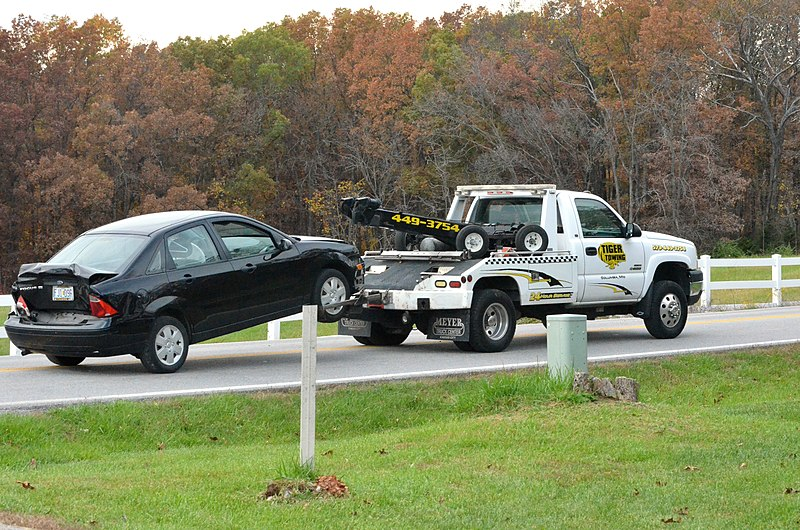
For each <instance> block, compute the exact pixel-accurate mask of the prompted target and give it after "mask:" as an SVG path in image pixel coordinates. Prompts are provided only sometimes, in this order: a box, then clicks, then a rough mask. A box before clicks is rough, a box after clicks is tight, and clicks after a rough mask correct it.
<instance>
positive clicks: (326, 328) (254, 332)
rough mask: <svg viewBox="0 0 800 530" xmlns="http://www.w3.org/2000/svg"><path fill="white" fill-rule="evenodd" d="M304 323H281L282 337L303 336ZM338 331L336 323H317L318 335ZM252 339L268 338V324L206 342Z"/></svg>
mask: <svg viewBox="0 0 800 530" xmlns="http://www.w3.org/2000/svg"><path fill="white" fill-rule="evenodd" d="M302 328H303V323H302V322H301V321H299V320H294V321H290V322H282V323H281V337H280V338H282V339H299V338H300V337H301V336H302V333H301V332H302ZM337 333H338V326H337V324H336V323H331V324H324V323H319V324H318V325H317V336H319V337H327V336H328V335H336V334H337ZM250 340H267V325H266V324H260V325H258V326H253V327H252V328H247V329H243V330H242V331H237V332H236V333H231V334H229V335H223V336H222V337H217V338H216V339H210V340H207V341H206V343H209V344H210V343H215V342H245V341H250Z"/></svg>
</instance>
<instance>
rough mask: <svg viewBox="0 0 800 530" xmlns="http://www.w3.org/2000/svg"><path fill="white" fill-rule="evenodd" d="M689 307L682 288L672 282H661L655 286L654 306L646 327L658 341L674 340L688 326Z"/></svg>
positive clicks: (646, 319) (645, 321)
mask: <svg viewBox="0 0 800 530" xmlns="http://www.w3.org/2000/svg"><path fill="white" fill-rule="evenodd" d="M688 312H689V306H688V304H687V303H686V293H684V292H683V289H681V286H680V285H678V284H677V283H675V282H671V281H666V280H663V281H660V282H658V283H656V284H655V285H654V286H653V305H652V306H651V307H650V316H648V317H647V318H645V319H644V325H645V327H646V328H647V331H649V332H650V335H652V336H653V337H655V338H657V339H674V338H675V337H677V336H678V335H680V334H681V331H683V328H684V326H686V317H687V314H688Z"/></svg>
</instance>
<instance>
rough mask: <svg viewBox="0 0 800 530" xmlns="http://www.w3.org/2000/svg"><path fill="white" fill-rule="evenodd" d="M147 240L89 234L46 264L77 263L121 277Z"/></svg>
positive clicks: (75, 241)
mask: <svg viewBox="0 0 800 530" xmlns="http://www.w3.org/2000/svg"><path fill="white" fill-rule="evenodd" d="M148 239H149V238H148V237H147V236H136V235H121V234H86V235H82V236H80V237H79V238H78V239H76V240H74V241H73V242H72V243H70V244H69V245H67V246H66V247H64V248H62V249H61V250H60V251H59V252H58V253H57V254H56V255H55V256H53V257H52V258H50V259H49V260H48V261H47V263H53V264H56V265H72V264H73V263H74V264H76V265H80V266H81V267H85V268H87V269H94V270H98V271H103V272H117V273H119V272H122V268H123V267H124V266H125V264H126V263H128V260H130V258H131V257H132V256H133V255H134V254H136V253H137V252H138V251H139V249H141V248H142V247H143V246H144V244H145V243H146V242H147V240H148Z"/></svg>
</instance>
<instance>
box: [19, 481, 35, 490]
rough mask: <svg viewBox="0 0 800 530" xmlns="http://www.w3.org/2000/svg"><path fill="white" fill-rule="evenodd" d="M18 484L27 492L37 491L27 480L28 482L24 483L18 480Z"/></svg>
mask: <svg viewBox="0 0 800 530" xmlns="http://www.w3.org/2000/svg"><path fill="white" fill-rule="evenodd" d="M17 484H19V485H20V486H22V487H23V488H25V489H26V490H35V489H36V488H35V487H33V485H32V484H31V483H30V482H28V481H27V480H26V481H24V482H23V481H21V480H18V481H17Z"/></svg>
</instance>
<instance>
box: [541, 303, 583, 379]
mask: <svg viewBox="0 0 800 530" xmlns="http://www.w3.org/2000/svg"><path fill="white" fill-rule="evenodd" d="M547 371H548V373H549V374H550V377H553V378H572V374H573V373H575V372H588V371H589V370H588V367H587V347H586V315H550V316H548V317H547Z"/></svg>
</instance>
